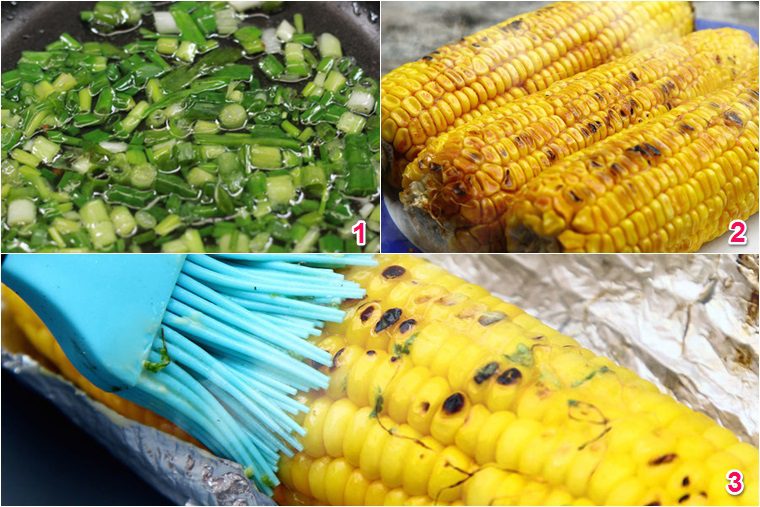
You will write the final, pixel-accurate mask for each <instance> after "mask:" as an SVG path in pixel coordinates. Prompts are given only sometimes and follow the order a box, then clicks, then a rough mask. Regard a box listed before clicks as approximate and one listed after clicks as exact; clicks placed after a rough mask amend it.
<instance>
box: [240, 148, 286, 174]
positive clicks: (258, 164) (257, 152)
mask: <svg viewBox="0 0 760 507" xmlns="http://www.w3.org/2000/svg"><path fill="white" fill-rule="evenodd" d="M247 153H248V157H249V160H250V163H251V165H252V166H253V167H254V168H257V169H279V168H280V167H282V150H281V149H280V148H277V147H274V146H256V145H250V146H248V152H247Z"/></svg>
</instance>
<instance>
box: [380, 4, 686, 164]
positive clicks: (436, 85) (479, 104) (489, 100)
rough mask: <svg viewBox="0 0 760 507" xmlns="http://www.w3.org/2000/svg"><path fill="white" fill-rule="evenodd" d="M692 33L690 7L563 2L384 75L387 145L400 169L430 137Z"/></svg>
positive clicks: (385, 135)
mask: <svg viewBox="0 0 760 507" xmlns="http://www.w3.org/2000/svg"><path fill="white" fill-rule="evenodd" d="M692 29H693V14H692V11H691V6H690V5H689V4H688V3H687V2H630V3H625V2H621V3H617V2H609V3H607V2H591V3H587V2H559V3H556V4H553V5H550V6H548V7H545V8H543V9H539V10H537V11H535V12H533V13H528V14H524V15H521V16H518V17H515V18H512V19H508V20H506V21H504V22H502V23H499V24H498V25H495V26H493V27H491V28H487V29H485V30H482V31H480V32H478V33H475V34H472V35H469V36H467V37H464V38H462V39H461V40H460V41H459V42H456V43H453V44H449V45H447V46H444V47H442V48H440V49H438V50H437V51H433V52H432V53H431V54H430V55H428V56H425V57H423V58H421V59H420V60H418V61H416V62H411V63H407V64H405V65H402V66H401V67H399V68H397V69H395V70H393V71H391V72H389V73H388V74H387V75H386V76H385V77H383V79H382V90H383V98H382V136H383V139H384V140H385V141H387V142H389V143H391V144H392V145H393V149H394V151H395V159H397V160H394V165H395V167H396V168H398V170H401V169H403V166H404V165H405V164H406V163H408V162H410V161H412V160H414V158H415V157H416V156H417V154H418V153H419V152H420V150H421V149H422V147H423V146H424V145H425V142H426V141H427V140H428V139H429V138H430V137H433V136H435V135H438V134H440V133H441V132H445V131H446V130H448V129H450V128H452V127H454V126H456V125H460V124H462V123H463V122H466V121H468V120H470V119H472V118H475V117H477V116H479V115H481V114H482V113H483V112H485V111H487V110H489V109H493V108H494V107H497V106H500V105H503V104H505V103H506V102H508V101H509V100H511V99H514V98H517V97H521V96H523V95H527V94H530V93H533V92H536V91H539V90H543V89H544V88H546V87H547V86H549V85H550V84H552V83H554V82H555V81H559V80H561V79H564V78H566V77H568V76H571V75H573V74H576V73H578V72H581V71H583V70H587V69H590V68H592V67H595V66H597V65H599V64H601V63H604V62H606V61H609V60H611V59H613V58H616V57H620V56H625V55H628V54H631V53H633V52H635V51H638V50H639V49H642V48H644V47H647V46H649V45H652V44H653V43H658V42H666V41H669V40H674V39H676V38H678V37H680V36H682V35H685V34H687V33H689V32H691V31H692Z"/></svg>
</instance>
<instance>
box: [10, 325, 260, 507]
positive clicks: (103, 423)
mask: <svg viewBox="0 0 760 507" xmlns="http://www.w3.org/2000/svg"><path fill="white" fill-rule="evenodd" d="M4 320H7V319H4ZM8 330H9V328H8V326H7V324H6V323H5V322H4V323H3V333H4V334H5V333H6V332H8ZM15 332H18V333H20V332H21V331H15ZM3 340H4V341H5V336H4V337H3ZM2 364H3V368H6V369H8V370H10V371H12V372H13V373H14V374H16V375H17V376H18V378H19V379H20V380H22V381H23V382H24V383H25V384H27V385H28V386H29V387H31V388H32V389H34V390H35V391H38V392H39V393H41V394H42V395H43V396H44V397H45V398H47V399H48V400H50V401H52V402H53V403H54V404H55V405H56V406H57V407H58V408H59V409H60V410H61V411H62V412H63V413H64V414H66V415H67V416H68V417H69V418H70V419H71V420H72V421H73V422H74V423H75V424H77V425H78V426H80V427H81V428H82V429H84V430H85V431H86V432H87V433H89V434H90V435H92V436H93V438H95V439H97V440H98V441H99V442H100V443H101V444H102V445H103V446H105V447H106V448H107V449H108V450H109V451H110V452H111V453H112V454H113V455H114V456H116V457H118V458H119V459H120V460H121V461H123V462H124V463H125V464H126V465H128V466H129V467H130V468H131V469H132V470H134V471H135V472H136V473H137V474H138V475H140V477H142V478H143V479H144V480H145V481H146V482H147V483H149V484H150V485H152V486H153V487H154V488H156V490H157V491H160V492H161V493H163V494H164V495H166V496H167V497H168V498H169V499H170V500H171V501H172V502H174V503H176V504H178V505H182V504H186V505H274V502H272V500H271V499H270V498H268V497H266V496H264V495H262V494H260V493H259V492H257V491H256V490H255V489H254V487H253V484H252V483H251V482H250V481H249V480H248V479H247V478H246V477H245V474H244V473H243V469H242V467H241V466H240V465H238V464H237V463H233V462H230V461H227V460H224V459H221V458H218V457H216V456H214V455H212V454H210V453H209V452H207V451H205V450H203V449H200V448H198V447H196V446H195V445H193V444H190V443H187V442H184V441H182V440H179V439H177V438H175V437H173V436H171V435H168V434H166V433H163V432H162V431H159V430H157V429H154V428H151V427H149V426H144V425H142V424H140V423H137V422H135V421H132V420H130V419H127V418H125V417H123V416H121V415H119V414H117V413H116V412H114V411H113V410H111V409H109V408H108V407H106V406H105V405H102V404H101V403H99V402H97V401H93V400H92V399H90V398H89V397H88V396H87V395H86V394H84V393H83V392H82V391H81V390H79V389H78V388H76V387H75V386H74V385H73V384H71V383H70V382H69V381H67V380H65V379H64V378H62V377H61V376H60V375H57V374H55V373H51V372H50V371H49V370H47V369H46V368H45V367H44V366H42V365H40V364H39V363H38V362H37V361H35V360H34V359H32V358H31V357H29V356H28V355H26V354H24V353H12V352H9V351H8V350H6V349H3V353H2Z"/></svg>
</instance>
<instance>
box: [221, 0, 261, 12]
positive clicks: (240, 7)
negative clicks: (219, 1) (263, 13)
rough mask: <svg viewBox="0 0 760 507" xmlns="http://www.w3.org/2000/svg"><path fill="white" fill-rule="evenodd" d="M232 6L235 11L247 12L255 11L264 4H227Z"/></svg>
mask: <svg viewBox="0 0 760 507" xmlns="http://www.w3.org/2000/svg"><path fill="white" fill-rule="evenodd" d="M227 3H228V4H230V7H232V8H233V9H235V10H236V11H238V12H243V11H247V10H248V9H253V8H254V7H261V4H263V3H264V2H227Z"/></svg>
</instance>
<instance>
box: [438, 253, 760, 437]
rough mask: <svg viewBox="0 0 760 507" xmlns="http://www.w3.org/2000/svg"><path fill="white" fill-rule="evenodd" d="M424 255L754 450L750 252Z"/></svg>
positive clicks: (754, 291) (754, 263)
mask: <svg viewBox="0 0 760 507" xmlns="http://www.w3.org/2000/svg"><path fill="white" fill-rule="evenodd" d="M425 257H426V258H428V259H429V260H431V261H432V262H434V263H436V264H439V265H441V266H443V267H445V268H446V269H448V270H449V271H451V272H452V273H454V274H456V275H458V276H460V277H462V278H464V279H466V280H467V281H469V282H472V283H477V284H479V285H482V286H484V287H486V288H487V289H489V290H490V291H491V292H493V293H495V294H496V295H498V296H500V297H502V298H503V299H505V300H506V301H508V302H510V303H513V304H516V305H517V306H519V307H520V308H522V309H524V310H526V311H527V312H528V313H530V314H531V315H533V316H535V317H537V318H539V319H540V320H542V321H543V322H545V323H546V324H548V325H550V326H552V327H554V328H555V329H557V330H559V331H561V332H563V333H564V334H566V335H569V336H571V337H573V338H575V339H576V340H578V341H579V342H580V343H581V344H582V345H584V346H585V347H587V348H589V349H591V350H593V351H594V352H596V353H597V354H599V355H603V356H606V357H609V358H611V359H614V360H615V361H616V362H618V363H619V364H622V365H624V366H626V367H628V368H630V369H632V370H634V371H635V372H636V373H638V374H639V375H640V376H641V377H643V378H645V379H647V380H649V381H651V382H654V383H655V384H656V385H657V386H658V387H660V388H661V389H663V390H665V391H667V392H669V393H670V394H672V395H674V396H675V397H676V398H677V399H678V400H679V401H681V402H683V403H685V404H687V405H688V406H690V407H692V408H694V409H696V410H699V411H701V412H703V413H705V414H707V415H709V416H710V417H711V418H713V419H715V420H717V421H719V422H720V423H721V424H722V425H724V426H725V427H727V428H729V429H730V430H732V431H733V432H735V433H736V434H737V435H738V436H739V437H740V438H742V439H743V440H744V441H746V442H751V443H753V444H754V445H758V414H759V411H760V408H759V407H758V404H759V403H760V399H759V396H758V349H760V343H759V340H758V256H757V255H728V254H723V255H688V254H683V255H681V254H679V255H567V254H560V255H540V254H534V255H528V254H523V255H493V254H491V255H449V254H432V255H430V254H429V255H426V256H425Z"/></svg>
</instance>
